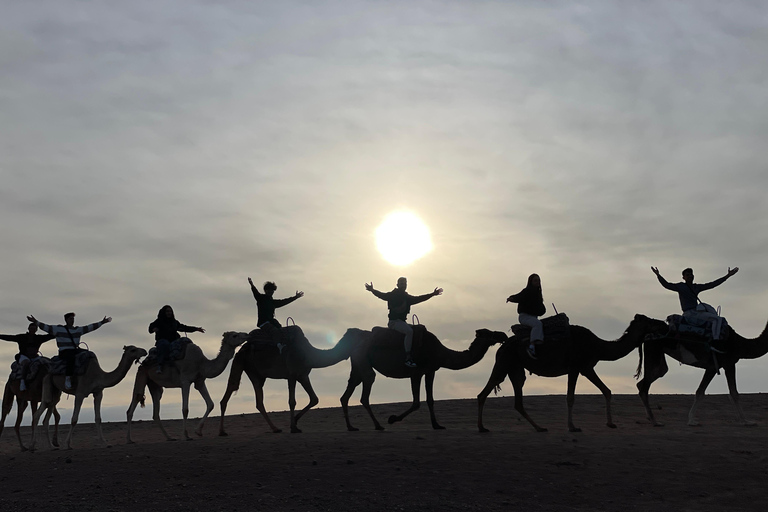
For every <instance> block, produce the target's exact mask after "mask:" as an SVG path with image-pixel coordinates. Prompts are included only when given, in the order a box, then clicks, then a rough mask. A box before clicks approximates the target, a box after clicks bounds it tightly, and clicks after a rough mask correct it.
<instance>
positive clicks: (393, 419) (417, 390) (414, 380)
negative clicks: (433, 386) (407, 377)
mask: <svg viewBox="0 0 768 512" xmlns="http://www.w3.org/2000/svg"><path fill="white" fill-rule="evenodd" d="M420 394H421V375H414V376H413V377H411V395H413V402H411V406H410V407H409V408H408V409H407V410H406V411H405V412H404V413H403V414H401V415H400V416H395V415H394V414H393V415H392V416H390V417H389V419H388V420H387V423H389V424H390V425H392V424H393V423H397V422H398V421H402V420H403V418H405V417H406V416H408V415H409V414H411V413H412V412H413V411H418V410H419V407H421V403H420V401H419V395H420Z"/></svg>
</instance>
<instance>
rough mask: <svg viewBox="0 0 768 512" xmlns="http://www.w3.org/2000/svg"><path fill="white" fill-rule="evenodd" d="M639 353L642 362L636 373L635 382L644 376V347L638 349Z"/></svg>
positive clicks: (638, 364) (638, 365)
mask: <svg viewBox="0 0 768 512" xmlns="http://www.w3.org/2000/svg"><path fill="white" fill-rule="evenodd" d="M637 353H638V354H639V355H640V362H639V363H637V370H636V371H635V380H637V379H639V378H640V375H642V374H643V345H642V344H641V345H640V346H639V347H637Z"/></svg>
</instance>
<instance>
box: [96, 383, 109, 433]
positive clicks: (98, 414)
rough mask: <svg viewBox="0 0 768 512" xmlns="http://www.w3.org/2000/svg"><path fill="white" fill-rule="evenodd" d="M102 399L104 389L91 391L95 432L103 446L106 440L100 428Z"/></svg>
mask: <svg viewBox="0 0 768 512" xmlns="http://www.w3.org/2000/svg"><path fill="white" fill-rule="evenodd" d="M103 399H104V391H103V390H102V391H95V392H94V393H93V422H94V423H95V424H96V434H98V436H99V439H101V442H102V444H103V445H104V446H108V445H107V440H106V439H104V432H102V430H101V401H102V400H103Z"/></svg>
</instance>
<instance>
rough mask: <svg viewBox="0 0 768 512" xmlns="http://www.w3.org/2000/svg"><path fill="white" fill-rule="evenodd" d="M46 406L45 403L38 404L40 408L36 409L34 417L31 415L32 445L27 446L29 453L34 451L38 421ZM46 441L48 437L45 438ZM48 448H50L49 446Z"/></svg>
mask: <svg viewBox="0 0 768 512" xmlns="http://www.w3.org/2000/svg"><path fill="white" fill-rule="evenodd" d="M47 407H48V405H47V404H46V403H45V402H41V403H40V407H39V408H38V409H37V412H35V414H34V415H32V443H31V444H30V445H29V449H30V451H35V445H36V442H37V431H38V429H37V424H38V422H39V421H40V417H41V416H42V415H43V413H44V412H45V410H46V408H47ZM46 440H48V436H46ZM48 441H49V442H50V440H48ZM49 448H50V446H49Z"/></svg>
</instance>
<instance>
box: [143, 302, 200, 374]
mask: <svg viewBox="0 0 768 512" xmlns="http://www.w3.org/2000/svg"><path fill="white" fill-rule="evenodd" d="M179 331H182V332H185V333H186V332H205V329H203V328H202V327H192V326H189V325H184V324H182V323H181V322H179V321H178V320H176V317H175V316H174V314H173V308H172V307H171V306H169V305H167V304H166V305H165V306H163V307H162V308H160V311H158V312H157V319H156V320H155V321H154V322H152V323H151V324H149V333H150V334H154V335H155V347H156V348H157V369H156V371H157V373H162V372H163V365H164V364H165V363H166V362H167V361H168V356H169V355H170V353H171V342H174V341H176V340H178V339H179V338H181V335H180V334H179Z"/></svg>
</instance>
